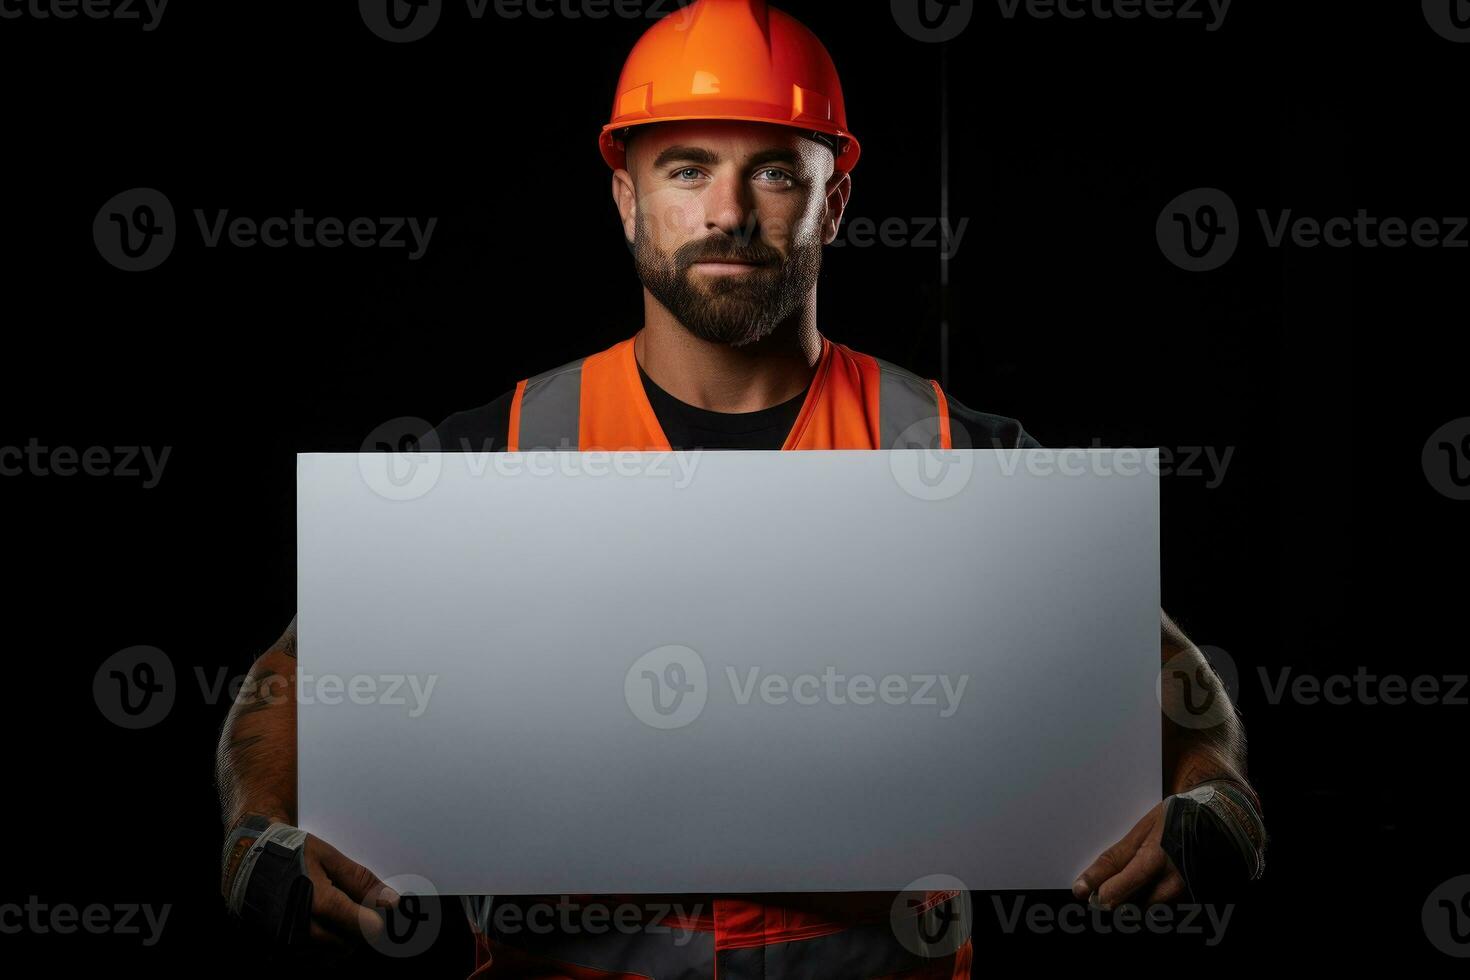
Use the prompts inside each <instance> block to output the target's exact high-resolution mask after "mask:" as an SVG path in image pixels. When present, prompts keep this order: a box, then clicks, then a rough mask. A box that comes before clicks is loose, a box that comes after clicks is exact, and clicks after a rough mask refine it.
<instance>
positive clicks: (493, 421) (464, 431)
mask: <svg viewBox="0 0 1470 980" xmlns="http://www.w3.org/2000/svg"><path fill="white" fill-rule="evenodd" d="M514 398H515V389H511V390H510V391H507V392H506V393H505V394H503V395H501V396H500V397H499V398H497V399H495V400H494V401H493V402H490V403H489V404H488V405H481V406H480V407H479V408H472V409H469V410H467V411H463V412H455V413H454V414H453V415H451V416H449V417H448V418H446V419H445V420H444V421H442V422H440V423H439V424H438V425H436V426H435V427H434V433H433V434H434V437H435V438H437V439H438V443H439V445H438V448H439V451H440V452H446V453H478V452H504V451H505V446H506V442H507V435H508V433H509V432H510V403H511V401H512V399H514Z"/></svg>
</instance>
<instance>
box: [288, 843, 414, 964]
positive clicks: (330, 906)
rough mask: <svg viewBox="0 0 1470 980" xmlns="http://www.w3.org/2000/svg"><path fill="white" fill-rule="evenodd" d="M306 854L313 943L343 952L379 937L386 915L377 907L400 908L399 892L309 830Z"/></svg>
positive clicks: (381, 933) (376, 939)
mask: <svg viewBox="0 0 1470 980" xmlns="http://www.w3.org/2000/svg"><path fill="white" fill-rule="evenodd" d="M305 852H306V854H305V857H306V873H307V876H308V877H309V878H311V883H312V893H311V940H312V942H313V944H315V945H317V946H319V947H321V948H323V949H326V950H335V951H338V952H344V953H345V952H348V951H350V950H352V949H355V948H356V947H357V946H358V945H360V944H361V943H362V942H364V941H366V942H369V943H371V942H376V941H378V940H379V939H380V938H381V937H382V935H383V917H382V915H381V914H380V913H379V912H377V911H375V910H376V909H384V908H396V907H397V906H398V893H397V892H395V891H393V889H391V888H389V887H388V886H387V885H385V884H383V883H382V882H381V881H380V880H378V876H377V875H375V874H373V873H372V872H371V871H369V870H368V869H367V868H365V867H363V866H362V865H360V864H358V863H357V862H356V861H353V860H352V859H351V858H348V857H346V856H345V855H343V853H342V852H341V851H339V850H337V849H336V848H335V847H333V846H332V845H331V844H328V843H327V842H326V841H324V840H322V839H321V838H320V837H316V836H314V835H312V834H308V835H307V836H306V845H305Z"/></svg>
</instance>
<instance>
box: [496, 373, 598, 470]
mask: <svg viewBox="0 0 1470 980" xmlns="http://www.w3.org/2000/svg"><path fill="white" fill-rule="evenodd" d="M586 360H587V359H586V358H585V357H582V358H578V359H577V360H575V361H572V362H571V363H569V364H563V365H562V366H561V367H559V368H553V369H552V370H550V371H546V372H544V373H542V374H538V375H536V376H535V377H534V378H527V379H526V380H525V381H522V382H521V383H520V384H518V385H516V391H515V395H514V396H513V397H512V399H511V403H510V432H509V433H508V434H507V436H508V440H507V443H506V448H507V449H509V450H510V451H511V452H513V453H514V452H538V451H547V450H549V451H555V452H575V451H576V450H577V449H578V446H577V441H578V435H579V431H580V426H579V422H580V419H581V413H582V363H583V362H584V361H586Z"/></svg>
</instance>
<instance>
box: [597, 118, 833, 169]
mask: <svg viewBox="0 0 1470 980" xmlns="http://www.w3.org/2000/svg"><path fill="white" fill-rule="evenodd" d="M666 122H752V123H763V124H765V125H767V126H781V127H783V128H785V129H795V130H802V131H806V132H814V133H822V134H824V135H827V136H831V137H834V138H836V139H838V140H840V141H842V142H841V146H842V149H841V152H839V153H838V154H837V162H836V167H835V170H836V172H838V173H848V172H849V171H851V170H852V168H853V167H854V166H855V165H856V164H857V162H858V157H859V156H861V155H862V146H861V145H860V144H859V143H858V141H857V138H856V137H855V136H853V135H852V134H851V133H849V132H847V131H846V130H844V129H841V128H839V127H836V126H831V127H828V126H821V125H817V124H814V123H811V122H802V123H801V124H797V123H787V122H781V121H778V120H775V119H772V118H771V117H770V116H745V115H732V116H725V115H720V116H713V115H709V114H707V113H703V114H695V115H688V116H659V117H657V118H654V119H639V120H636V121H629V122H616V123H609V124H608V125H606V126H604V127H602V134H601V136H600V137H599V138H598V148H599V149H600V150H601V151H602V158H603V160H605V161H607V165H608V166H609V167H611V168H612V169H614V170H624V169H626V168H627V156H626V153H625V151H624V148H623V145H622V143H621V142H620V141H619V139H618V133H620V132H622V131H623V130H627V129H636V128H637V127H639V126H651V125H654V124H656V123H666Z"/></svg>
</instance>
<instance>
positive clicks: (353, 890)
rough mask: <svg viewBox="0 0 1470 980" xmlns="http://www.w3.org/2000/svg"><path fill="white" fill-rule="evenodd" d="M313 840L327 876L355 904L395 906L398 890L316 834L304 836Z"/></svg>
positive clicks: (372, 906)
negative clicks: (311, 836) (310, 836)
mask: <svg viewBox="0 0 1470 980" xmlns="http://www.w3.org/2000/svg"><path fill="white" fill-rule="evenodd" d="M308 840H311V841H315V842H316V844H317V851H318V853H317V858H318V860H319V861H320V863H321V866H322V869H323V870H324V871H326V873H327V877H329V878H331V879H332V884H334V885H336V886H337V887H338V888H340V889H341V890H342V891H343V892H345V893H346V894H347V897H348V898H351V899H352V900H353V901H354V902H357V903H358V904H359V905H366V906H368V907H369V908H376V907H380V906H396V905H397V904H398V893H397V892H395V891H394V890H393V889H391V888H389V887H388V886H387V885H385V884H383V882H382V881H380V880H379V879H378V876H377V875H375V874H373V873H372V872H371V871H369V870H368V869H367V868H365V867H363V866H362V865H360V864H358V863H357V862H356V861H354V860H352V859H351V858H349V857H347V856H346V855H344V854H343V853H342V852H341V851H339V850H337V849H336V848H335V847H333V846H332V845H331V844H328V843H327V842H326V841H324V840H322V839H321V838H319V837H313V838H308Z"/></svg>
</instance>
